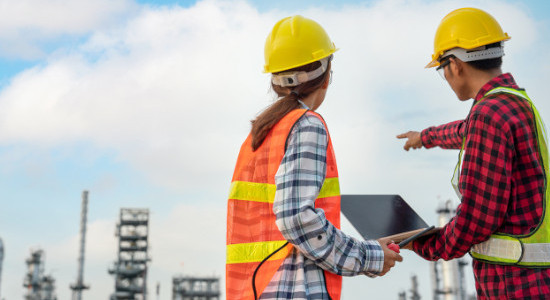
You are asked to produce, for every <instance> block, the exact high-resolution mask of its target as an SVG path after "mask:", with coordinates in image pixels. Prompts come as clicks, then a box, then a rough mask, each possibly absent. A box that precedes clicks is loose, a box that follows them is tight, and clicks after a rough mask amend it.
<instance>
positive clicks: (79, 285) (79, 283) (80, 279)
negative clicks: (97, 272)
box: [70, 191, 90, 300]
mask: <svg viewBox="0 0 550 300" xmlns="http://www.w3.org/2000/svg"><path fill="white" fill-rule="evenodd" d="M87 213H88V191H83V192H82V211H81V212H80V251H79V252H78V270H77V278H76V283H74V284H71V286H70V288H71V290H72V291H73V293H72V300H82V290H86V289H88V288H90V287H89V286H88V285H85V284H84V249H85V245H86V222H87V219H86V215H87Z"/></svg>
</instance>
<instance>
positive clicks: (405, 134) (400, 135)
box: [397, 132, 409, 139]
mask: <svg viewBox="0 0 550 300" xmlns="http://www.w3.org/2000/svg"><path fill="white" fill-rule="evenodd" d="M407 137H409V132H405V133H402V134H398V135H397V138H398V139H404V138H407Z"/></svg>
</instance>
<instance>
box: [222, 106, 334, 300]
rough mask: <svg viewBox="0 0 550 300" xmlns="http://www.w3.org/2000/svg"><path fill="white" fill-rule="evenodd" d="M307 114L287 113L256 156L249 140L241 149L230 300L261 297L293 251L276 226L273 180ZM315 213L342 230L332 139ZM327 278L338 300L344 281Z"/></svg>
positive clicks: (232, 205) (230, 220)
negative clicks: (293, 132)
mask: <svg viewBox="0 0 550 300" xmlns="http://www.w3.org/2000/svg"><path fill="white" fill-rule="evenodd" d="M307 111H308V110H306V109H295V110H293V111H291V112H290V113H288V114H287V115H286V116H285V117H283V118H282V119H281V120H280V121H279V122H278V123H277V124H275V126H274V127H273V128H272V129H271V131H270V132H269V134H268V135H267V137H266V138H265V140H264V141H263V143H262V144H261V146H260V147H259V148H258V149H256V151H252V145H251V141H252V138H251V136H250V135H248V137H247V139H246V140H245V142H244V143H243V145H242V147H241V151H240V153H239V158H238V159H237V165H236V167H235V172H234V174H233V179H232V181H231V190H230V193H229V200H228V203H227V257H226V271H225V276H226V282H225V285H226V298H227V300H249V299H254V297H255V295H256V297H259V296H260V295H261V294H262V292H263V291H264V289H265V288H266V287H267V285H268V284H269V282H270V281H271V279H272V277H273V275H275V273H276V272H277V270H278V269H279V267H280V266H281V264H282V263H283V261H284V259H285V258H286V257H287V256H288V255H289V253H290V252H291V251H292V248H293V246H292V244H290V243H288V242H287V241H286V240H285V238H284V237H283V235H282V234H281V232H280V231H279V229H278V228H277V225H276V224H275V214H274V213H273V201H274V199H275V190H276V186H275V174H276V173H277V170H278V169H279V165H280V164H281V161H282V160H283V156H284V155H285V151H286V141H287V138H288V136H289V134H290V131H291V130H292V128H293V126H294V124H295V123H296V122H297V121H298V119H300V117H302V116H303V115H304V114H305V113H306V112H307ZM310 112H311V111H310ZM311 113H313V112H311ZM314 114H316V113H314ZM316 115H317V116H319V117H321V116H320V115H319V114H316ZM321 120H322V118H321ZM323 123H324V121H323ZM325 127H326V124H325ZM315 207H317V208H322V209H323V210H324V211H325V215H326V217H327V220H328V221H329V222H331V223H332V224H333V225H334V226H336V227H337V228H340V186H339V183H338V170H337V167H336V159H335V156H334V151H333V149H332V142H331V140H330V136H329V140H328V148H327V173H326V177H325V181H324V183H323V186H322V188H321V190H320V192H319V196H318V197H317V199H316V201H315ZM324 272H325V279H326V280H325V281H326V282H325V284H326V288H327V291H328V293H329V295H330V297H331V299H333V300H338V299H340V294H341V291H342V277H341V276H339V275H336V274H333V273H330V272H327V271H324Z"/></svg>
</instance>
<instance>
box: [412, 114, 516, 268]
mask: <svg viewBox="0 0 550 300" xmlns="http://www.w3.org/2000/svg"><path fill="white" fill-rule="evenodd" d="M505 131H506V129H503V128H502V126H501V125H498V124H496V123H495V121H494V120H493V118H490V117H488V116H486V115H474V116H472V117H471V119H470V125H469V128H468V133H467V138H466V143H465V155H464V164H463V167H462V174H461V176H460V182H459V185H460V191H461V193H462V200H461V204H460V205H459V206H458V209H457V214H456V216H454V217H453V218H452V219H451V220H450V222H449V223H448V224H447V225H445V226H444V227H443V228H442V229H441V231H439V232H438V233H436V234H434V235H431V236H429V237H427V238H425V239H419V240H417V241H415V242H413V246H412V248H413V249H414V251H415V252H417V253H418V254H419V255H420V256H422V257H424V258H425V259H429V260H437V259H439V258H442V259H444V260H449V259H453V258H456V257H461V256H463V255H464V254H465V253H467V252H468V251H469V249H470V247H471V246H472V245H474V244H478V243H480V242H483V241H485V240H487V239H488V238H489V236H490V235H491V234H493V233H494V232H495V231H497V230H498V228H500V227H501V225H502V223H503V222H504V219H505V217H506V211H507V207H508V203H509V199H510V186H511V174H512V157H513V147H512V146H510V145H509V144H508V138H507V136H506V134H505Z"/></svg>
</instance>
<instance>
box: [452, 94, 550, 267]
mask: <svg viewBox="0 0 550 300" xmlns="http://www.w3.org/2000/svg"><path fill="white" fill-rule="evenodd" d="M495 93H508V94H512V95H516V96H518V97H521V98H523V99H525V100H526V101H528V102H529V105H530V106H531V109H532V110H533V114H534V116H535V126H536V128H535V129H536V134H537V142H538V151H539V154H540V157H541V159H542V162H541V163H542V164H543V170H544V177H545V188H544V199H545V201H544V203H543V215H542V217H541V219H540V221H539V224H538V225H537V227H536V228H535V230H533V231H532V232H530V233H528V234H524V235H512V234H506V233H495V234H492V235H491V236H490V237H489V239H488V240H486V241H484V242H482V243H479V244H476V245H473V246H472V248H471V249H470V255H472V257H473V258H475V259H476V260H479V261H484V262H488V263H494V264H500V265H517V266H525V267H549V266H550V224H549V221H548V218H546V216H547V215H548V214H550V205H549V203H550V202H549V201H550V190H549V187H548V184H547V182H548V181H547V174H549V168H548V161H549V159H548V148H547V145H548V142H547V141H548V140H547V138H546V127H545V125H544V123H543V121H542V119H541V117H540V115H539V112H538V110H537V109H536V107H535V106H534V105H533V102H531V99H529V96H527V93H525V91H523V90H516V89H512V88H505V87H498V88H495V89H492V90H490V91H489V92H487V94H485V96H488V95H491V94H495ZM463 149H464V141H463V142H462V149H461V150H460V154H459V160H458V164H457V167H456V168H455V174H454V176H453V180H452V182H453V186H454V187H455V190H456V191H458V187H457V183H458V176H459V174H460V171H459V170H460V163H461V157H462V151H463Z"/></svg>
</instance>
